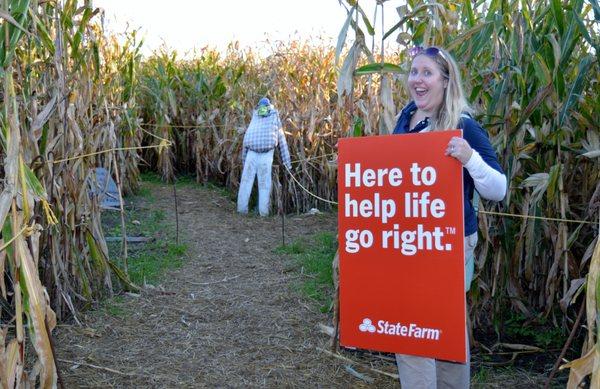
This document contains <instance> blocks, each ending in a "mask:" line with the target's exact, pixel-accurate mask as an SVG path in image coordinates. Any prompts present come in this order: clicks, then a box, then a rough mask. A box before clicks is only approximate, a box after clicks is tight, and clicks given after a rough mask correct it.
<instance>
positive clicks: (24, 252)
mask: <svg viewBox="0 0 600 389" xmlns="http://www.w3.org/2000/svg"><path fill="white" fill-rule="evenodd" d="M98 13H99V10H97V9H93V8H92V7H91V4H89V3H88V2H86V3H85V4H84V5H78V4H77V2H76V1H66V2H65V3H64V5H63V6H60V5H59V4H58V3H56V2H45V1H36V0H33V1H29V0H12V1H8V0H5V1H3V3H2V12H1V14H0V17H1V18H2V29H1V30H2V39H1V40H0V61H1V62H2V71H1V77H2V111H1V123H2V131H1V132H0V134H1V139H0V140H1V146H2V150H1V154H0V157H1V158H2V160H3V164H2V169H1V171H2V177H3V180H2V184H1V194H0V220H1V223H2V239H1V240H0V244H1V247H2V251H1V252H0V273H2V277H0V293H1V294H0V303H1V304H0V318H1V323H2V329H1V331H0V372H1V374H0V377H1V381H2V382H1V384H2V387H5V388H9V387H10V388H12V387H21V386H41V387H55V386H56V384H57V372H56V368H55V362H54V357H53V350H52V346H51V335H50V334H51V332H52V329H53V328H54V327H55V325H56V321H57V318H58V319H64V318H67V317H70V318H73V319H74V320H75V321H77V320H78V319H77V316H78V311H79V310H80V309H81V308H82V307H91V306H92V305H93V304H94V302H95V301H97V299H98V298H100V297H102V296H105V295H109V294H110V293H112V287H113V285H112V283H113V282H114V280H116V279H120V280H121V281H122V282H123V284H124V285H125V287H128V288H133V287H134V286H133V285H131V284H130V283H129V281H128V279H127V275H126V273H125V272H124V271H123V270H121V269H120V268H119V267H118V266H117V265H116V264H115V263H114V262H112V261H111V260H110V259H109V258H108V251H107V248H106V243H105V239H104V236H103V232H102V228H101V224H100V208H99V202H98V199H97V196H90V191H89V188H90V185H91V181H92V180H94V179H95V178H94V177H95V176H94V174H93V172H94V168H96V167H104V168H106V169H107V170H108V171H110V172H113V175H114V176H116V177H117V180H118V181H119V182H120V187H121V188H122V192H123V193H126V192H131V191H132V190H135V188H136V186H137V175H138V171H137V159H138V156H137V152H132V151H129V150H128V148H131V147H135V146H136V145H139V142H140V140H141V136H140V134H139V131H136V127H135V118H136V117H137V113H136V112H135V93H134V91H133V86H134V73H133V71H134V69H135V64H137V62H138V57H137V47H136V46H135V42H134V41H131V44H129V45H119V44H117V43H116V41H115V40H114V39H108V38H107V37H105V36H104V34H103V32H102V31H101V29H100V27H99V25H98V24H97V23H94V22H93V19H94V18H96V17H97V16H96V15H97V14H98ZM132 39H134V37H132ZM106 150H110V151H108V152H107V151H106ZM84 155H86V156H85V157H82V156H84ZM113 275H114V276H115V277H113ZM30 346H33V349H31V348H30ZM32 354H35V355H37V359H36V360H35V361H27V360H26V356H27V355H32Z"/></svg>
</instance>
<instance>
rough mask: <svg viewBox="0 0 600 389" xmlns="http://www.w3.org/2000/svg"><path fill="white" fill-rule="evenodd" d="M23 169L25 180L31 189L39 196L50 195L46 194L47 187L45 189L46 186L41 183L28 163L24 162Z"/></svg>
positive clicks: (45, 196)
mask: <svg viewBox="0 0 600 389" xmlns="http://www.w3.org/2000/svg"><path fill="white" fill-rule="evenodd" d="M23 170H24V171H25V181H26V182H27V186H28V187H29V189H31V190H32V191H33V193H34V194H35V195H36V196H37V197H38V198H44V199H45V198H47V197H48V195H47V194H46V189H44V186H43V185H42V184H41V182H40V180H38V178H37V177H36V175H35V173H34V172H33V170H31V169H30V168H29V166H27V165H26V164H23Z"/></svg>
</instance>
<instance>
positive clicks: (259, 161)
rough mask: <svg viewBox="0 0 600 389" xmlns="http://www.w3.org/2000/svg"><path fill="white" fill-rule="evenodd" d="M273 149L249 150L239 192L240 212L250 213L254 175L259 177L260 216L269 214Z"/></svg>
mask: <svg viewBox="0 0 600 389" xmlns="http://www.w3.org/2000/svg"><path fill="white" fill-rule="evenodd" d="M273 151H274V150H270V151H267V152H264V153H257V152H254V151H252V150H248V154H246V161H245V162H244V169H243V171H242V178H241V180H240V190H239V192H238V199H237V210H238V212H240V213H248V201H249V200H250V193H252V186H253V185H254V177H255V176H256V177H257V178H258V212H259V213H260V216H267V215H268V214H269V200H270V199H271V166H272V165H273Z"/></svg>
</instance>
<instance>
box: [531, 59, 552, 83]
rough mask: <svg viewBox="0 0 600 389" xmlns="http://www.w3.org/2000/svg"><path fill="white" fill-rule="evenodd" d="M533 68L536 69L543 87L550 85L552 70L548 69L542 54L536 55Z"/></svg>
mask: <svg viewBox="0 0 600 389" xmlns="http://www.w3.org/2000/svg"><path fill="white" fill-rule="evenodd" d="M533 67H534V69H535V75H536V77H537V78H538V80H540V82H541V84H542V85H548V84H549V83H550V82H551V81H552V76H551V75H550V69H548V65H546V61H544V58H542V55H541V54H540V53H535V54H534V56H533Z"/></svg>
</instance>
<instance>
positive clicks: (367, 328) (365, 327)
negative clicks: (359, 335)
mask: <svg viewBox="0 0 600 389" xmlns="http://www.w3.org/2000/svg"><path fill="white" fill-rule="evenodd" d="M358 329H359V330H360V331H361V332H375V330H376V328H375V326H374V325H373V322H371V319H368V318H364V319H363V322H362V324H361V325H359V326H358Z"/></svg>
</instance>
